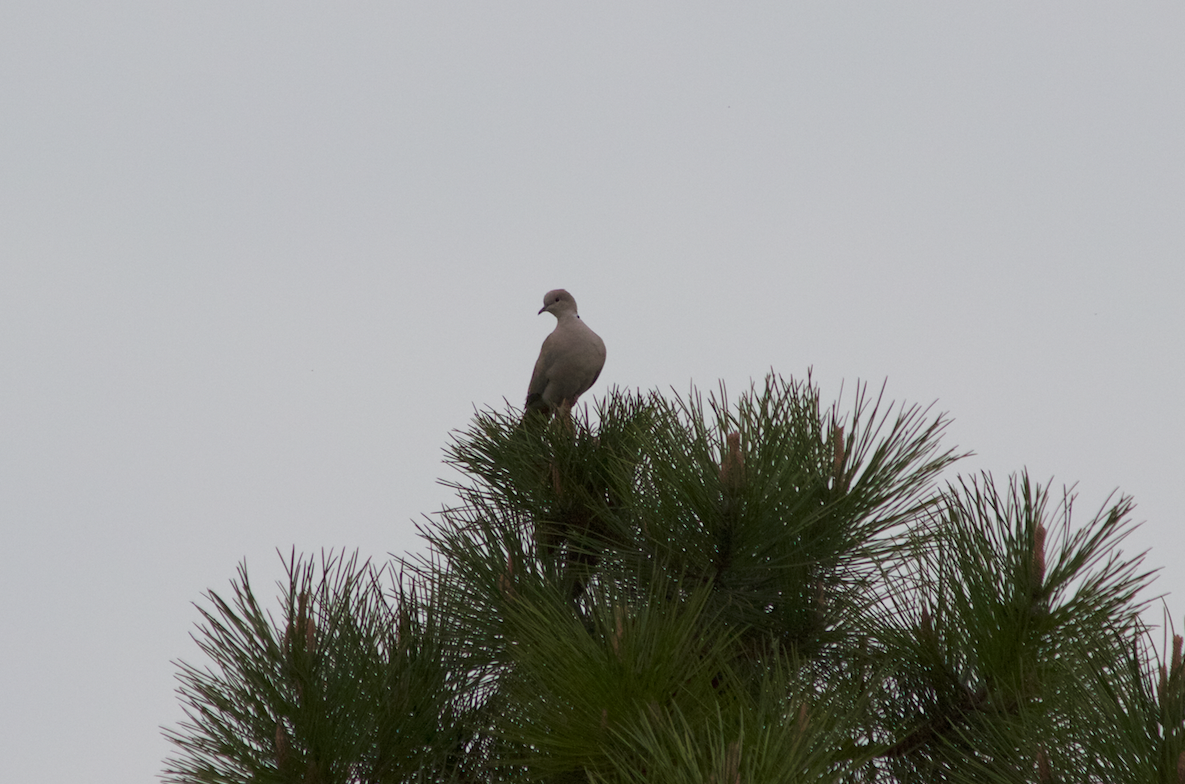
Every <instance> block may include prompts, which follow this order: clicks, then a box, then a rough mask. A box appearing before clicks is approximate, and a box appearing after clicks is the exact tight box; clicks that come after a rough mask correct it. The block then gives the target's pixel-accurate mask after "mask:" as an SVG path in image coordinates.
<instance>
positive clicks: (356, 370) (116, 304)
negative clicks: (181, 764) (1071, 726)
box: [0, 0, 1185, 782]
mask: <svg viewBox="0 0 1185 784" xmlns="http://www.w3.org/2000/svg"><path fill="white" fill-rule="evenodd" d="M326 5H329V4H326ZM1182 41H1185V7H1183V6H1182V5H1181V4H1180V3H1176V2H1173V3H1170V2H1163V3H1140V4H1133V3H1120V2H1114V3H1089V4H1087V3H1080V2H1072V3H1071V2H1063V3H1042V4H1032V3H1004V2H997V3H987V4H979V7H978V8H973V7H971V6H970V4H951V3H899V4H874V3H860V4H843V3H810V4H804V3H751V4H744V5H739V4H735V3H728V4H725V3H719V4H711V5H708V4H702V3H701V4H697V3H650V4H644V5H643V4H637V3H610V2H602V3H597V4H592V5H590V4H579V5H577V4H561V3H554V2H546V3H544V2H538V3H464V4H462V3H424V4H419V5H408V4H394V5H392V4H332V7H330V8H328V9H326V10H318V9H314V8H312V7H310V4H292V3H288V2H283V3H281V2H255V3H240V2H234V3H231V2H202V3H195V2H171V3H160V2H140V3H133V2H107V3H79V2H75V3H54V2H46V0H36V1H35V2H32V1H30V2H24V1H23V0H6V2H4V3H3V5H2V6H0V101H2V103H0V107H2V110H0V325H2V327H0V363H2V366H3V371H2V374H0V525H2V531H3V538H2V541H3V551H4V553H5V554H6V556H7V559H6V560H7V564H6V567H5V568H4V569H3V570H2V571H0V589H2V591H3V596H4V601H3V602H2V604H0V629H3V640H4V645H3V647H4V654H3V661H4V667H3V673H2V674H0V706H2V707H0V738H4V744H5V746H6V747H7V748H5V750H4V758H5V777H6V779H8V780H12V781H45V782H59V781H60V782H66V781H88V782H128V781H148V780H151V779H152V778H153V776H154V775H155V774H156V773H158V772H159V770H160V768H161V760H162V758H163V757H164V756H166V755H167V754H168V753H169V751H170V750H169V748H168V746H167V744H166V743H165V742H164V741H163V740H162V739H161V737H160V732H159V730H158V725H162V724H173V723H174V722H176V721H177V720H178V719H179V718H180V715H181V713H180V709H179V707H178V704H177V701H176V698H175V696H174V694H173V688H174V685H175V683H174V674H175V672H176V668H175V667H174V666H173V664H171V663H170V662H171V660H175V659H188V660H191V661H196V660H198V656H197V649H196V646H195V645H194V643H193V642H192V641H191V640H190V639H189V636H188V635H189V633H190V631H191V630H192V628H193V625H194V623H195V621H196V619H197V613H196V611H195V610H194V609H193V607H192V606H191V602H193V601H196V600H198V599H199V598H200V596H201V594H202V592H203V591H204V590H206V589H209V588H214V589H216V590H223V589H224V588H225V587H226V586H227V584H228V581H229V579H230V578H231V577H232V576H233V573H234V569H235V566H236V564H237V563H238V562H239V561H240V560H242V559H244V558H246V559H247V562H248V565H249V567H250V569H251V571H252V574H253V578H254V579H253V582H254V583H255V584H256V585H257V586H259V587H262V588H264V589H265V590H264V593H265V594H267V595H269V596H270V595H271V593H272V591H271V589H270V585H271V583H272V581H273V580H274V579H276V578H278V577H279V576H280V575H281V574H282V572H281V569H280V561H279V558H278V557H277V555H276V552H275V551H276V549H277V548H279V549H280V550H283V551H285V552H287V551H289V550H290V549H291V548H292V547H294V546H295V548H296V549H297V550H298V551H303V552H315V551H318V550H320V549H321V548H330V547H333V548H347V549H349V550H354V549H359V550H360V551H361V552H362V553H363V554H364V555H367V556H373V557H376V558H383V557H384V556H385V554H386V553H388V552H403V551H405V550H408V549H416V548H418V547H419V544H418V541H417V539H416V536H415V533H414V530H413V526H412V522H411V521H412V520H413V519H414V518H417V517H418V516H419V515H421V514H423V513H430V512H433V511H435V510H437V509H439V508H440V506H441V505H442V504H444V503H447V502H448V501H449V495H448V493H447V491H446V490H445V489H444V488H442V487H440V486H439V485H437V484H436V479H437V478H439V477H442V476H446V475H448V474H447V471H446V469H445V468H444V467H443V466H442V465H441V463H440V457H441V448H442V447H443V446H444V445H445V443H446V441H447V439H448V434H449V431H450V430H453V429H456V428H463V427H464V426H465V425H466V424H467V422H468V421H469V418H470V416H471V415H472V411H473V407H474V406H475V405H476V406H479V407H480V406H486V405H495V406H501V401H502V399H503V398H504V397H505V398H508V399H510V400H511V401H513V402H515V403H521V400H522V397H523V395H524V393H525V390H526V384H527V380H528V378H529V375H530V370H531V366H532V363H533V361H534V358H535V354H536V353H537V351H538V347H539V343H540V341H541V340H542V338H543V336H544V335H545V334H546V333H547V332H548V331H549V330H550V329H551V328H552V326H553V325H554V320H553V319H552V318H551V317H549V316H536V315H535V312H536V311H537V310H538V308H539V306H540V304H541V300H542V295H543V293H544V292H545V291H547V290H548V289H550V288H554V287H561V286H562V287H566V288H568V289H570V290H571V291H572V292H573V293H574V294H575V296H576V298H577V300H578V301H579V302H580V306H581V314H582V315H583V317H584V318H585V320H586V322H587V323H588V324H589V325H590V326H592V327H593V328H594V329H595V330H597V332H599V333H600V335H601V336H602V337H603V338H604V340H605V342H606V344H607V345H608V350H609V359H608V363H607V364H606V366H605V370H604V373H603V374H602V377H601V381H600V382H599V383H598V384H597V386H596V387H594V388H593V390H592V394H593V395H594V396H599V395H600V394H602V393H603V392H604V390H605V389H607V388H608V387H609V386H611V385H619V386H622V387H628V388H635V387H640V388H642V389H653V388H658V389H663V390H667V389H670V388H671V387H674V388H675V389H677V390H679V391H680V392H685V391H686V390H687V388H688V386H689V384H690V383H691V382H693V381H694V382H695V383H696V384H697V385H699V386H700V387H701V388H702V389H705V390H709V389H712V388H714V387H715V385H716V383H717V380H718V379H723V380H724V381H725V382H726V383H727V384H728V385H729V387H730V390H731V391H732V392H733V393H736V392H739V391H740V390H741V389H742V388H744V387H745V386H747V384H748V381H749V379H750V378H757V379H760V378H761V377H762V376H763V375H764V374H765V373H766V371H767V370H768V369H769V368H771V367H772V368H774V369H775V370H776V371H778V372H780V373H782V374H784V375H792V376H796V377H800V376H803V375H804V374H805V372H806V370H807V368H808V367H812V366H813V368H814V373H815V377H816V379H817V380H818V381H819V382H821V384H822V386H823V392H824V396H825V397H826V398H828V399H830V398H833V397H834V396H835V395H836V394H837V393H838V391H839V386H840V382H841V381H843V382H846V384H847V385H848V389H849V392H850V387H851V384H852V383H853V382H855V381H856V380H857V379H865V380H869V381H871V382H872V383H873V385H875V386H879V385H880V383H881V382H882V381H883V380H884V379H886V378H887V379H888V394H889V396H890V397H892V398H894V399H897V400H907V401H911V402H920V403H930V402H933V401H937V407H938V409H940V410H945V411H949V412H950V414H951V415H952V416H953V417H954V424H953V425H952V427H951V430H950V433H949V437H948V439H947V443H948V444H949V445H952V446H953V445H957V446H959V447H961V448H963V449H972V450H974V451H975V452H976V453H977V456H976V457H974V458H971V459H969V460H967V461H966V462H965V463H964V464H963V465H962V470H963V471H964V472H966V471H974V470H980V469H987V470H991V471H993V472H995V473H996V474H997V475H998V476H1000V477H1003V476H1004V475H1007V474H1008V473H1010V472H1013V471H1017V470H1020V469H1022V468H1024V467H1026V466H1027V467H1028V468H1029V469H1030V471H1031V472H1032V474H1033V475H1034V476H1035V477H1036V478H1039V479H1041V480H1046V479H1048V478H1050V477H1053V478H1054V480H1055V482H1056V483H1057V484H1058V486H1060V484H1061V483H1073V482H1078V483H1079V489H1080V492H1081V503H1080V507H1079V508H1078V511H1077V514H1078V515H1080V517H1079V518H1078V519H1079V521H1080V522H1085V521H1086V520H1087V519H1089V517H1090V516H1091V515H1092V514H1093V513H1094V511H1096V508H1097V506H1098V505H1099V503H1101V501H1102V500H1103V498H1104V497H1105V496H1106V495H1107V494H1108V493H1110V492H1111V491H1112V490H1114V489H1116V488H1119V489H1121V490H1122V491H1123V492H1127V493H1131V494H1133V495H1135V497H1136V500H1137V503H1138V504H1139V506H1138V508H1137V517H1138V519H1142V520H1146V521H1147V522H1146V524H1145V525H1144V526H1143V527H1142V528H1141V529H1140V530H1139V532H1138V533H1137V534H1136V535H1135V536H1134V537H1133V539H1132V540H1131V543H1130V548H1129V549H1135V550H1142V549H1145V548H1152V553H1151V555H1150V563H1151V564H1153V565H1156V566H1162V565H1163V566H1165V567H1166V570H1165V572H1164V574H1163V576H1162V577H1161V578H1160V580H1159V581H1158V582H1157V587H1158V589H1159V590H1161V591H1171V592H1172V593H1173V594H1174V596H1171V597H1170V599H1169V602H1170V606H1171V607H1172V610H1173V614H1174V616H1175V617H1176V618H1177V623H1178V625H1180V623H1181V613H1182V612H1185V601H1182V599H1181V598H1180V597H1181V596H1182V594H1185V566H1182V565H1181V564H1180V563H1179V560H1180V559H1179V556H1178V553H1179V552H1180V549H1181V546H1182V533H1181V518H1180V510H1181V509H1182V508H1183V507H1185V486H1183V484H1182V481H1181V477H1182V475H1185V457H1182V455H1183V454H1185V450H1183V449H1182V444H1183V443H1185V413H1183V411H1185V407H1183V406H1182V404H1181V394H1182V393H1181V391H1182V389H1185V362H1183V360H1182V356H1183V355H1185V352H1183V351H1182V347H1181V342H1182V337H1183V336H1185V316H1183V315H1182V307H1181V304H1180V303H1181V300H1182V295H1183V294H1185V46H1182ZM1157 617H1158V618H1159V615H1158V616H1157ZM9 744H11V746H9Z"/></svg>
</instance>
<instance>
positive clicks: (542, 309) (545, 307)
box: [535, 305, 547, 316]
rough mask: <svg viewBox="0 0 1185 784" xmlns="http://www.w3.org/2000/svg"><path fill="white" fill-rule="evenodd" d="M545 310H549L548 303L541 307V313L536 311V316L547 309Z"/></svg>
mask: <svg viewBox="0 0 1185 784" xmlns="http://www.w3.org/2000/svg"><path fill="white" fill-rule="evenodd" d="M545 310H547V306H546V305H544V306H543V307H541V308H539V313H536V314H535V315H536V316H538V315H539V314H540V313H542V312H543V311H545Z"/></svg>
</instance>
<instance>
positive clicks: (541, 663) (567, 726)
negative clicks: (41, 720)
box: [166, 376, 1185, 784]
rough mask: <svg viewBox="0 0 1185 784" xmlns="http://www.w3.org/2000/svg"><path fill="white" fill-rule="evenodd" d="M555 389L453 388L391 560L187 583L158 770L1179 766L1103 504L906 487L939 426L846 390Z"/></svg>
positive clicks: (422, 775)
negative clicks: (454, 423) (444, 491)
mask: <svg viewBox="0 0 1185 784" xmlns="http://www.w3.org/2000/svg"><path fill="white" fill-rule="evenodd" d="M573 413H574V416H573V417H571V418H567V417H560V418H557V419H553V420H547V419H545V418H542V417H529V418H527V419H526V420H523V419H521V414H520V412H518V411H514V410H510V411H506V412H495V411H484V412H481V413H479V414H478V415H477V416H476V417H475V419H474V422H473V423H472V425H471V426H470V428H469V429H468V430H467V431H465V432H463V433H459V434H457V436H456V438H455V440H454V442H453V443H452V444H451V445H450V447H449V448H448V450H447V458H446V459H447V462H448V463H449V464H450V465H452V466H453V467H455V468H456V469H458V470H459V471H460V473H461V475H462V477H463V479H462V480H460V481H457V482H454V483H451V484H449V486H450V487H451V488H452V489H453V490H454V491H455V492H456V494H457V498H458V503H457V505H456V506H455V507H453V508H450V509H447V510H445V511H444V512H443V513H442V514H441V516H440V518H439V519H438V520H437V521H436V522H435V523H433V524H429V525H426V526H425V527H424V528H423V531H422V533H423V534H424V536H425V538H426V540H427V542H428V545H429V547H428V549H427V552H426V553H425V554H424V555H423V556H420V557H418V558H416V559H413V560H408V561H404V562H399V563H397V564H393V565H392V566H391V568H390V569H375V568H374V567H371V566H370V565H369V564H362V565H359V564H358V563H357V562H356V561H355V560H344V559H342V558H340V557H338V558H330V559H328V560H326V561H325V562H323V563H322V564H321V565H320V568H319V569H318V568H315V567H316V564H315V563H314V562H313V561H312V560H311V559H310V560H305V559H299V560H298V559H296V558H295V557H293V559H292V560H291V562H290V563H289V575H290V580H289V584H288V585H287V586H286V587H285V595H284V612H283V615H282V619H281V621H280V622H279V623H273V622H272V621H271V619H270V618H269V617H268V616H267V614H266V613H265V612H264V611H263V610H262V609H261V608H260V606H259V604H258V602H257V600H256V598H255V596H254V594H253V592H252V590H251V588H250V585H249V584H248V582H247V575H246V570H245V568H244V569H242V570H241V571H240V575H239V579H238V581H236V582H235V583H234V585H233V589H234V596H233V598H232V599H231V600H230V601H224V600H223V599H221V598H220V597H218V596H217V595H216V594H213V593H211V594H210V595H209V597H208V598H209V601H210V603H211V604H212V605H213V607H212V609H203V615H204V618H205V623H204V625H203V626H202V627H201V629H200V630H199V634H198V636H197V640H198V643H199V646H200V648H201V650H202V651H203V652H204V654H205V655H206V656H207V657H208V658H209V660H210V662H211V663H212V665H211V666H210V667H207V668H204V669H198V668H196V667H193V666H191V665H181V674H180V678H181V683H182V686H181V689H180V694H181V698H182V700H183V702H184V703H185V705H186V706H187V712H188V715H189V721H188V722H186V723H184V724H183V725H182V726H181V727H180V728H179V729H177V730H174V731H172V732H171V733H170V735H171V738H172V740H173V741H174V743H176V744H177V747H178V749H179V750H180V751H181V755H180V756H179V757H178V758H177V759H175V760H172V761H170V768H169V771H168V773H167V774H166V778H167V779H168V780H169V781H172V782H178V783H180V782H228V783H229V782H268V781H274V782H297V781H300V782H307V783H308V784H313V782H343V783H344V782H412V781H458V782H460V781H465V782H502V781H506V782H528V781H534V782H601V783H603V784H609V783H610V782H626V781H631V782H632V781H647V782H659V783H660V784H662V783H664V782H671V784H676V783H679V782H712V784H740V782H766V781H794V782H853V783H854V782H885V783H886V784H888V783H890V782H989V783H990V782H1018V781H1033V782H1042V783H1044V782H1052V781H1082V782H1104V781H1106V782H1111V781H1117V782H1137V781H1140V782H1142V781H1158V782H1177V784H1185V668H1183V667H1182V663H1181V658H1182V657H1181V643H1180V638H1179V637H1174V638H1173V652H1172V653H1171V654H1166V656H1165V658H1166V661H1165V662H1164V663H1163V664H1160V663H1159V659H1158V654H1157V653H1156V649H1155V648H1154V646H1152V645H1151V644H1150V642H1149V636H1148V630H1147V629H1146V628H1145V627H1144V626H1143V625H1142V624H1141V621H1140V616H1139V612H1140V610H1141V609H1142V608H1143V606H1144V604H1143V600H1142V599H1141V598H1140V596H1141V591H1142V590H1143V589H1144V588H1145V587H1146V586H1147V584H1148V582H1149V581H1150V579H1151V575H1150V574H1149V573H1148V572H1147V571H1145V570H1142V569H1141V568H1140V558H1139V556H1135V557H1129V556H1125V555H1124V554H1123V552H1122V550H1121V549H1120V546H1121V544H1122V541H1123V539H1124V537H1125V536H1126V534H1127V533H1128V532H1130V530H1131V528H1132V523H1131V521H1130V512H1131V501H1130V499H1127V498H1120V499H1118V500H1117V501H1116V502H1115V503H1113V504H1111V505H1109V506H1108V507H1106V508H1104V509H1103V510H1102V511H1101V512H1100V513H1099V514H1098V515H1097V516H1096V517H1095V518H1093V519H1092V520H1091V521H1089V522H1088V523H1087V524H1086V525H1085V526H1082V527H1075V526H1074V525H1072V523H1071V507H1072V497H1071V496H1069V495H1067V496H1066V497H1064V498H1063V500H1062V502H1061V503H1060V504H1059V505H1058V506H1057V507H1056V508H1054V509H1051V508H1050V504H1049V491H1048V489H1045V488H1042V487H1040V486H1037V485H1035V484H1033V483H1032V482H1031V481H1030V480H1029V478H1028V477H1027V476H1026V475H1024V474H1021V475H1019V476H1017V477H1014V478H1012V479H1011V480H1010V481H1009V483H1008V484H1007V485H1006V486H1005V487H1003V488H1002V489H1001V488H999V487H997V485H996V483H995V482H994V481H993V479H992V478H991V477H990V476H983V477H979V478H976V479H971V480H958V481H957V482H956V483H955V484H953V485H950V486H948V487H947V488H945V489H942V488H938V487H936V486H935V484H934V483H935V480H936V479H937V477H938V475H939V474H940V473H941V472H942V471H943V470H944V469H946V468H947V467H948V466H949V465H950V464H951V463H952V462H953V461H954V460H955V459H957V456H956V455H955V454H954V452H953V451H951V450H945V449H942V448H941V447H940V445H939V438H940V437H941V434H942V432H943V429H944V427H945V424H946V420H945V419H944V418H943V417H942V416H936V415H932V414H930V412H929V411H928V410H925V409H922V408H918V407H903V408H898V407H896V406H894V405H892V404H887V403H885V401H884V400H883V399H882V398H881V397H880V396H870V395H869V394H868V393H867V390H866V388H864V387H859V388H858V389H857V392H856V394H855V396H854V399H853V401H852V402H851V403H850V404H849V405H848V406H847V407H841V405H840V404H839V403H835V404H833V405H831V406H829V407H827V408H824V407H822V406H821V403H820V397H819V393H818V389H817V388H816V387H814V386H813V385H812V384H811V383H810V381H809V379H808V381H807V382H794V381H784V380H782V379H780V378H777V377H772V376H771V377H770V378H767V380H766V383H765V384H764V386H763V387H761V388H757V387H754V388H752V389H750V390H749V391H748V392H746V393H745V394H743V395H741V396H740V397H739V398H738V399H737V401H736V402H735V404H733V403H731V402H730V401H729V400H728V398H727V396H726V394H725V392H724V390H723V389H721V390H720V391H719V393H718V394H715V395H710V396H708V398H707V400H706V402H705V400H704V399H703V397H702V396H701V395H699V394H698V393H696V392H695V391H694V390H693V391H692V393H691V394H690V395H689V396H688V397H686V398H678V397H676V398H674V399H667V398H665V397H662V396H660V395H657V394H649V395H641V394H630V393H623V392H618V391H613V392H611V393H610V394H609V395H608V396H606V398H605V399H604V400H603V401H601V403H600V405H599V406H598V407H597V409H596V410H595V411H593V412H592V413H591V414H590V413H589V412H588V411H587V410H585V411H583V412H573ZM318 575H320V576H319V578H318V577H317V576H318ZM315 578H316V579H315Z"/></svg>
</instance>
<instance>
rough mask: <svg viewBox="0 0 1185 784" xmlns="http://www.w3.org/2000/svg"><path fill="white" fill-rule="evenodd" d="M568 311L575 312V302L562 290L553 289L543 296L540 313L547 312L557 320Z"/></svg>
mask: <svg viewBox="0 0 1185 784" xmlns="http://www.w3.org/2000/svg"><path fill="white" fill-rule="evenodd" d="M569 311H570V312H572V313H575V312H576V300H575V299H573V298H572V295H571V294H569V293H568V292H567V291H565V290H564V289H553V290H551V291H549V292H547V293H546V294H545V295H543V307H541V308H539V312H540V313H544V312H547V313H550V314H551V315H553V316H555V317H556V318H559V317H560V315H561V314H563V313H567V312H569Z"/></svg>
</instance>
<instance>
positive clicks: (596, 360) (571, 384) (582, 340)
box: [526, 289, 605, 417]
mask: <svg viewBox="0 0 1185 784" xmlns="http://www.w3.org/2000/svg"><path fill="white" fill-rule="evenodd" d="M544 312H547V313H550V314H551V315H553V316H555V319H556V325H555V329H554V330H552V332H551V334H550V335H548V336H547V337H546V338H545V339H544V340H543V347H542V348H541V349H539V359H537V360H535V370H534V372H533V373H531V383H530V386H528V387H527V406H526V413H527V414H528V415H530V414H532V413H538V414H542V415H544V416H545V417H547V416H551V415H552V414H553V413H555V412H557V411H567V410H570V409H571V408H572V406H574V405H576V400H577V398H579V397H580V396H581V395H582V394H584V393H585V392H587V391H588V389H589V387H591V386H592V385H593V384H595V383H596V381H597V378H598V377H599V376H600V375H601V368H603V367H604V366H605V341H603V340H601V338H600V336H599V335H597V333H595V332H593V331H592V330H591V329H589V328H588V325H586V324H585V323H584V321H582V320H581V318H580V316H579V314H578V313H577V312H576V300H575V299H574V298H573V297H572V295H571V294H569V293H568V292H567V291H565V290H564V289H554V290H552V291H549V292H547V294H545V295H544V296H543V307H542V308H540V309H539V313H540V314H542V313H544Z"/></svg>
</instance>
